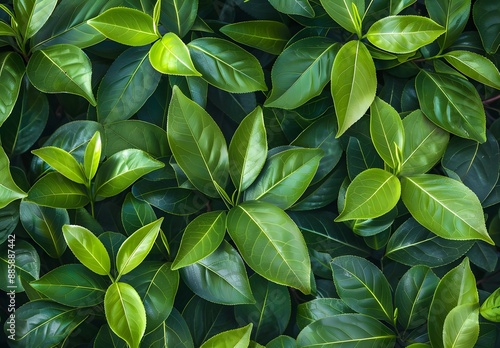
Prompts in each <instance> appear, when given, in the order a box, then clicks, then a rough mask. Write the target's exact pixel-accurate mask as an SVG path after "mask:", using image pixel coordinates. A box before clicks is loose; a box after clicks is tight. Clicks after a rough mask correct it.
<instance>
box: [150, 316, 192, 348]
mask: <svg viewBox="0 0 500 348" xmlns="http://www.w3.org/2000/svg"><path fill="white" fill-rule="evenodd" d="M142 344H143V345H144V346H145V347H155V348H161V347H163V346H167V347H176V348H194V345H193V338H192V337H191V333H190V332H189V328H188V326H187V324H186V321H185V320H184V318H183V317H182V316H181V314H180V313H179V311H177V309H175V308H173V309H172V312H171V313H170V315H169V316H168V318H167V320H166V321H165V322H163V323H162V324H161V325H160V326H158V328H156V329H155V330H154V331H152V332H150V333H149V334H147V335H146V336H144V338H143V339H142Z"/></svg>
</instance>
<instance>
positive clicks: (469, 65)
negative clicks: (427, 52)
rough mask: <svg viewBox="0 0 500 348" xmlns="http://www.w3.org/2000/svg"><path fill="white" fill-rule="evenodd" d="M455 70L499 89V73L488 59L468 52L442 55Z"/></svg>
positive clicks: (453, 52)
mask: <svg viewBox="0 0 500 348" xmlns="http://www.w3.org/2000/svg"><path fill="white" fill-rule="evenodd" d="M443 57H444V59H446V61H447V62H448V63H450V64H451V65H452V66H453V67H454V68H455V69H457V70H458V71H460V72H461V73H462V74H464V75H465V76H467V77H470V78H472V79H474V80H476V81H478V82H480V83H484V84H485V85H487V86H490V87H493V88H496V89H500V72H498V68H497V67H496V66H495V64H493V62H492V61H491V60H489V59H488V58H486V57H484V56H482V55H479V54H477V53H474V52H469V51H461V50H457V51H451V52H448V53H446V54H445V55H443Z"/></svg>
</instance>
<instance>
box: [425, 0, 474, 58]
mask: <svg viewBox="0 0 500 348" xmlns="http://www.w3.org/2000/svg"><path fill="white" fill-rule="evenodd" d="M425 7H426V8H427V11H428V13H429V16H430V18H431V19H432V20H434V21H436V23H438V24H440V25H442V26H443V27H444V29H445V32H444V34H443V35H442V36H441V37H439V38H438V43H439V46H440V47H441V50H444V49H445V48H447V47H449V46H450V45H452V44H453V43H454V42H455V41H456V40H457V38H458V37H459V36H460V34H461V33H462V31H463V30H464V28H465V26H466V25H467V21H468V19H469V14H470V7H471V0H465V1H464V0H435V1H434V0H433V1H429V0H426V1H425Z"/></svg>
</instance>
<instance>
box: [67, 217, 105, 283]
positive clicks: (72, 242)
mask: <svg viewBox="0 0 500 348" xmlns="http://www.w3.org/2000/svg"><path fill="white" fill-rule="evenodd" d="M62 231H63V235H64V239H65V240H66V243H67V244H68V247H69V248H70V249H71V251H72V252H73V254H75V256H76V258H77V259H78V261H80V262H81V263H82V264H83V265H84V266H85V267H87V268H88V269H90V270H91V271H92V272H94V273H97V274H99V275H108V274H110V273H109V272H110V270H111V260H110V258H109V254H108V252H107V251H106V248H105V247H104V245H103V244H102V242H101V241H100V240H99V238H97V237H96V236H95V235H94V234H93V233H92V232H90V231H89V230H88V229H86V228H85V227H82V226H77V225H64V226H63V227H62Z"/></svg>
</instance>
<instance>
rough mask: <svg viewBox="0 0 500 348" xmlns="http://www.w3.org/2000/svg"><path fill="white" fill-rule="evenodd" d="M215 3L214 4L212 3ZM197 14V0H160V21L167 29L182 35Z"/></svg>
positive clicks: (190, 26)
mask: <svg viewBox="0 0 500 348" xmlns="http://www.w3.org/2000/svg"><path fill="white" fill-rule="evenodd" d="M214 5H215V4H214ZM197 14H198V0H189V1H183V0H162V1H161V10H160V22H161V24H162V25H163V26H164V27H165V28H167V30H168V31H170V32H174V33H175V34H177V35H178V36H179V37H184V36H186V34H187V33H188V32H189V30H191V28H192V26H193V24H194V22H195V21H196V17H197V16H196V15H197Z"/></svg>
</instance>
